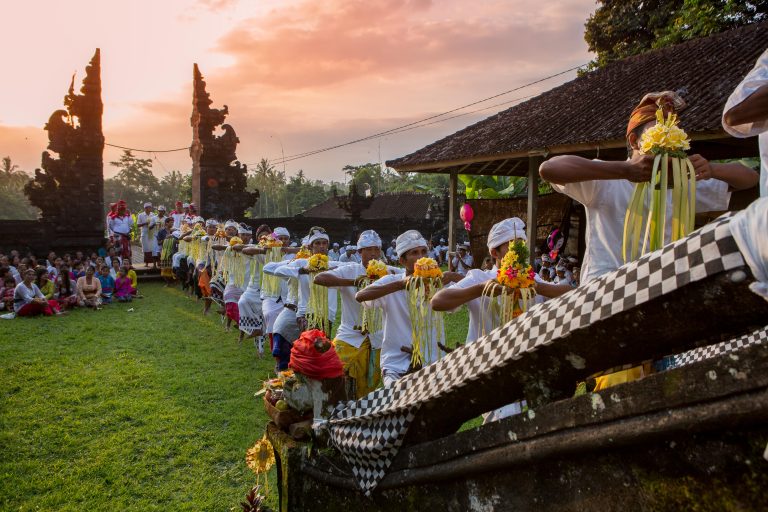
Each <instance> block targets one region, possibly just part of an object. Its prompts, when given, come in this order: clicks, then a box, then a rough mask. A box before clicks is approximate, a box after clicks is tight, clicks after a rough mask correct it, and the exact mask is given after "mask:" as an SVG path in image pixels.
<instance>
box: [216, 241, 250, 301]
mask: <svg viewBox="0 0 768 512" xmlns="http://www.w3.org/2000/svg"><path fill="white" fill-rule="evenodd" d="M242 243H243V239H242V238H240V237H238V236H233V237H232V238H230V240H229V244H228V245H227V248H226V249H225V250H224V255H223V256H222V257H221V262H220V263H219V270H221V274H222V276H223V277H224V280H225V281H229V278H230V276H232V278H233V281H234V284H235V286H237V287H240V288H242V287H243V285H244V284H245V259H244V258H243V255H242V254H240V253H239V252H236V251H234V250H233V249H232V248H233V247H234V246H236V245H240V244H242Z"/></svg>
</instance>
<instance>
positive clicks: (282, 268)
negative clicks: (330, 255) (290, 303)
mask: <svg viewBox="0 0 768 512" xmlns="http://www.w3.org/2000/svg"><path fill="white" fill-rule="evenodd" d="M308 264H309V260H308V259H300V260H293V261H291V262H288V263H286V264H284V265H279V266H276V267H271V268H270V271H269V272H267V266H266V265H265V266H264V272H267V273H269V274H271V275H275V276H278V277H282V278H284V279H297V280H298V281H299V302H298V304H296V316H307V306H308V305H309V285H310V284H311V283H310V281H309V280H310V277H311V276H310V275H309V274H300V273H299V269H300V268H306V267H307V265H308ZM338 265H339V263H338V262H337V261H329V262H328V269H329V270H330V269H334V268H336V267H337V266H338ZM337 307H338V299H337V292H336V289H335V288H328V319H329V320H330V321H331V322H334V321H336V308H337ZM309 313H312V311H310V312H309Z"/></svg>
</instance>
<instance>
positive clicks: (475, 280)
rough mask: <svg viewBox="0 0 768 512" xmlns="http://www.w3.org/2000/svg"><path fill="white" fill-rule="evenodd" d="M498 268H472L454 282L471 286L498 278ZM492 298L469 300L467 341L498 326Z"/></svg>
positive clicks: (456, 284)
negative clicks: (491, 306) (459, 279)
mask: <svg viewBox="0 0 768 512" xmlns="http://www.w3.org/2000/svg"><path fill="white" fill-rule="evenodd" d="M496 273H497V270H496V268H495V267H494V269H493V270H479V269H472V270H470V271H469V272H467V275H466V276H465V277H464V279H462V280H461V281H459V282H457V283H454V285H453V286H454V287H456V288H462V289H464V288H471V287H472V286H475V285H477V284H481V283H487V282H488V281H490V280H491V279H495V278H496ZM490 300H491V299H490V298H489V297H483V296H480V297H478V298H476V299H472V300H470V301H469V302H467V310H468V311H469V328H468V329H467V343H472V342H473V341H476V340H477V339H478V338H480V337H481V336H483V333H484V332H485V333H489V332H491V331H492V330H493V329H495V328H496V327H498V325H497V324H498V319H495V318H493V315H492V314H491V312H490V304H489V302H490Z"/></svg>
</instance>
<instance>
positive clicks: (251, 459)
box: [245, 435, 275, 489]
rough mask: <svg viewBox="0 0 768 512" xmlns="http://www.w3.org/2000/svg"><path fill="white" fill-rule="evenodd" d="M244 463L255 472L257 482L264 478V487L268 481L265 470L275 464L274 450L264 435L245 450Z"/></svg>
mask: <svg viewBox="0 0 768 512" xmlns="http://www.w3.org/2000/svg"><path fill="white" fill-rule="evenodd" d="M245 464H246V465H247V466H248V467H249V468H250V469H251V471H253V472H254V473H256V482H257V484H259V483H260V480H261V479H262V478H263V479H264V488H265V489H266V488H267V483H268V481H269V478H268V476H267V472H268V471H269V470H270V469H271V468H272V466H274V465H275V450H274V448H273V447H272V443H270V442H269V439H267V436H266V435H264V437H262V438H261V439H259V440H258V441H256V444H254V445H253V446H252V447H250V448H249V449H248V451H246V452H245Z"/></svg>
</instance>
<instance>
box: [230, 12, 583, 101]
mask: <svg viewBox="0 0 768 512" xmlns="http://www.w3.org/2000/svg"><path fill="white" fill-rule="evenodd" d="M442 7H443V6H442V5H441V4H433V3H432V2H430V1H428V0H375V1H374V0H365V1H362V0H355V1H344V0H333V1H330V2H324V3H319V2H311V1H306V2H303V3H301V4H299V5H294V6H291V7H286V8H282V9H276V10H273V11H271V12H270V13H269V14H267V15H265V16H263V17H260V18H252V19H248V20H244V21H242V22H241V23H240V24H239V25H238V26H236V27H235V28H234V29H233V30H232V31H231V32H230V33H229V34H227V35H225V36H224V37H223V38H222V39H221V40H220V41H219V44H218V50H219V51H221V52H222V53H225V54H227V55H229V56H232V57H234V58H235V60H236V64H235V65H234V66H233V67H232V68H231V69H230V70H229V72H228V75H229V76H228V77H227V78H228V81H242V82H249V83H261V84H265V85H270V86H274V87H280V88H288V89H300V88H307V87H318V86H327V85H332V84H337V83H341V82H345V81H349V80H359V79H361V78H363V77H369V78H370V77H387V76H391V75H394V74H403V73H405V74H408V75H411V74H418V73H429V72H431V71H434V70H437V69H441V68H448V67H461V68H463V69H464V70H466V72H467V73H472V72H478V71H481V70H482V69H483V68H487V67H488V66H499V65H504V66H515V65H517V64H519V63H522V62H531V61H536V60H539V59H544V58H551V56H552V54H553V49H555V48H556V49H558V50H560V52H561V56H562V57H567V56H568V55H573V54H575V53H582V54H583V53H584V52H583V48H573V44H572V43H573V39H574V35H576V34H580V33H581V32H582V31H583V26H582V25H583V21H582V20H579V23H573V20H572V19H571V20H568V19H564V18H562V17H560V16H559V15H558V14H557V13H556V12H555V13H549V14H547V12H544V16H542V17H538V18H534V19H528V18H527V17H525V16H523V17H520V16H516V15H514V13H513V12H512V11H511V10H508V11H507V12H506V13H505V16H498V14H499V13H498V10H499V6H497V5H493V4H491V5H490V7H488V8H484V6H483V4H482V3H480V4H477V5H476V6H473V8H472V11H471V13H470V14H469V15H465V16H452V17H444V16H441V9H442ZM577 37H578V36H577ZM225 76H227V75H225Z"/></svg>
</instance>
